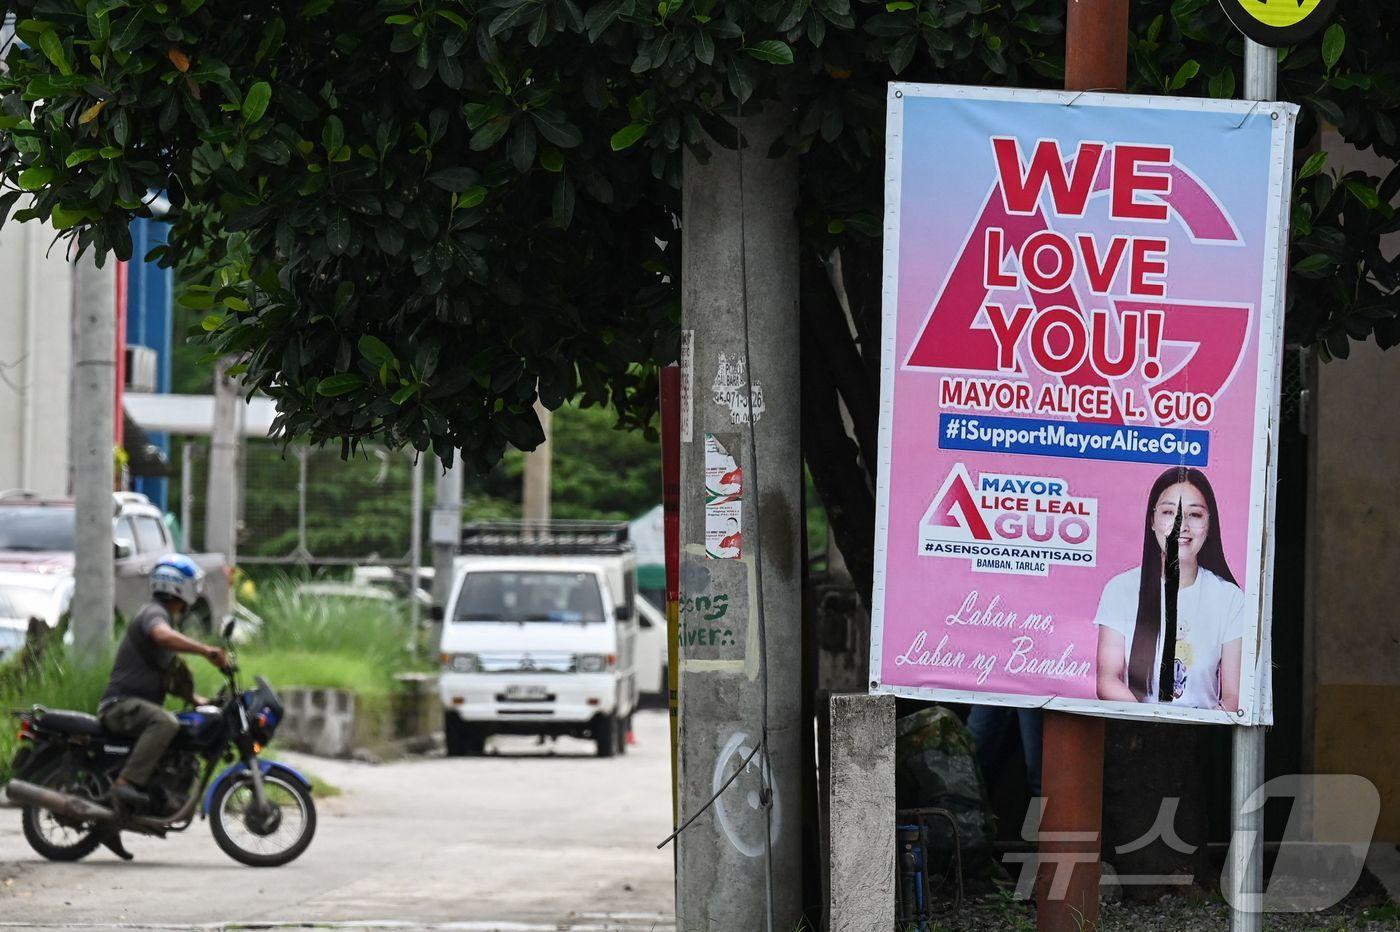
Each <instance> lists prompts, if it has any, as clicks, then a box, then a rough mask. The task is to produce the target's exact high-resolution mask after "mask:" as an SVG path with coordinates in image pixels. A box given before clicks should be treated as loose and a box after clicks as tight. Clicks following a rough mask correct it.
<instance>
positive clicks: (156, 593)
mask: <svg viewBox="0 0 1400 932" xmlns="http://www.w3.org/2000/svg"><path fill="white" fill-rule="evenodd" d="M203 576H204V574H203V571H201V570H200V568H199V567H198V566H196V565H195V563H194V561H193V560H191V559H190V558H189V557H186V556H183V555H181V554H177V553H172V554H167V555H166V556H164V557H161V558H160V560H159V561H157V562H156V565H155V567H154V568H153V569H152V570H151V601H150V602H148V603H147V604H146V605H144V606H142V608H141V610H140V611H138V612H137V613H136V615H135V616H134V617H133V618H132V619H131V621H129V622H128V623H127V626H126V634H125V635H124V636H123V637H122V641H121V644H120V646H118V648H117V657H116V660H115V661H114V662H113V664H112V675H111V677H110V678H109V679H108V681H107V689H106V691H105V692H103V694H102V701H101V702H100V703H98V706H97V715H98V719H99V720H100V721H101V723H102V727H103V728H104V729H106V730H107V731H109V732H112V733H114V734H118V735H125V736H128V737H132V738H135V739H136V744H135V746H134V747H133V748H132V749H131V756H130V757H128V758H127V761H126V766H124V767H123V768H122V772H121V775H120V776H119V777H118V778H117V780H116V781H115V782H114V783H113V784H112V789H111V797H112V800H113V802H114V803H116V804H118V805H120V806H124V807H127V808H132V809H135V808H142V807H145V806H146V805H148V803H149V801H150V800H149V797H148V796H147V794H146V791H145V787H146V784H147V783H148V782H149V781H150V779H151V776H152V775H153V774H154V773H155V769H156V764H157V763H158V762H159V761H160V757H161V755H162V754H163V753H164V752H165V749H166V748H167V747H169V745H170V742H171V741H172V740H173V739H174V737H175V734H176V732H178V731H179V730H180V723H179V721H178V720H177V719H176V718H175V716H174V715H172V714H171V713H170V712H167V711H166V710H165V705H164V703H165V695H166V692H167V677H168V675H169V673H170V672H171V666H172V664H173V663H174V662H175V654H177V653H179V654H198V655H199V656H201V657H203V658H204V659H206V660H208V661H209V662H210V663H211V664H213V665H214V666H215V667H217V668H218V669H220V670H223V669H226V668H227V667H228V663H229V659H228V652H227V651H225V650H224V649H223V648H222V647H212V646H210V645H207V644H203V643H201V642H199V641H196V640H194V639H193V638H190V637H186V636H185V635H183V634H181V633H180V632H179V630H178V628H179V625H180V620H181V619H182V618H183V617H184V616H185V615H186V613H187V612H188V611H189V609H190V606H192V605H193V604H194V603H195V600H196V599H197V598H198V597H199V591H200V582H201V580H202V579H203Z"/></svg>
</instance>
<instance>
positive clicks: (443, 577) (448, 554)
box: [428, 456, 463, 650]
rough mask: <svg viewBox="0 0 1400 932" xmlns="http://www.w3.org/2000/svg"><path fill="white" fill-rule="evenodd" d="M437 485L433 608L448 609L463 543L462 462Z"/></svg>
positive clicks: (441, 476) (431, 532)
mask: <svg viewBox="0 0 1400 932" xmlns="http://www.w3.org/2000/svg"><path fill="white" fill-rule="evenodd" d="M441 465H442V464H441V461H440V460H439V461H438V466H439V469H438V475H437V479H436V480H435V485H434V495H433V517H432V521H431V524H430V526H429V529H428V533H429V536H430V537H431V539H432V544H433V608H434V609H446V608H447V600H448V598H449V597H450V596H451V595H452V560H453V558H454V557H456V556H457V547H458V545H459V544H460V543H461V540H462V475H463V470H462V458H461V457H460V456H459V457H457V458H456V459H454V460H453V461H452V468H451V469H446V470H444V469H442V468H441ZM429 643H430V644H431V645H432V647H433V649H434V650H436V649H437V640H436V638H435V637H433V636H431V635H430V640H429Z"/></svg>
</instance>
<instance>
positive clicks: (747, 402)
mask: <svg viewBox="0 0 1400 932" xmlns="http://www.w3.org/2000/svg"><path fill="white" fill-rule="evenodd" d="M743 125H744V104H743V102H742V101H740V102H739V103H738V107H737V110H736V116H735V128H734V134H735V142H736V147H735V151H736V153H737V160H738V167H739V184H738V194H739V303H740V309H741V311H742V313H743V321H744V385H743V391H744V393H745V394H744V399H743V410H744V411H745V412H746V415H747V416H746V420H747V422H748V434H749V457H748V463H747V464H745V466H744V467H743V470H742V472H741V473H740V475H741V479H740V482H741V488H742V489H743V490H744V492H745V497H746V498H747V497H749V496H748V494H747V493H748V490H749V489H752V490H753V494H752V497H751V498H750V501H751V503H752V505H753V534H752V537H753V553H754V577H755V578H754V582H755V584H756V588H757V590H758V605H757V618H756V621H757V624H758V671H759V672H758V678H759V689H760V690H761V692H762V696H761V701H760V707H759V716H760V723H759V726H760V733H759V740H758V744H757V746H756V747H755V748H754V749H753V750H752V751H750V752H749V754H748V756H747V757H745V758H744V759H743V761H741V762H740V764H739V766H738V768H736V769H735V771H734V773H733V774H731V775H730V776H729V778H728V779H726V780H725V781H724V783H723V784H721V785H720V787H719V789H717V790H715V792H714V795H712V796H711V797H710V798H709V799H708V800H706V802H705V804H704V805H703V806H701V807H700V808H699V809H697V810H696V811H695V812H694V813H692V814H691V816H690V817H689V818H688V819H686V820H685V821H684V822H683V823H681V825H680V826H679V827H677V828H676V830H675V831H674V832H672V833H671V834H670V835H667V836H666V838H665V839H663V840H662V841H661V842H660V844H658V845H657V846H656V847H657V848H663V847H665V846H666V845H667V844H668V843H669V842H671V841H672V840H674V839H676V838H678V837H679V836H680V834H681V833H682V832H684V831H685V830H686V829H687V828H689V827H690V826H691V824H692V823H693V822H695V820H696V819H698V818H700V816H702V815H704V814H705V813H706V812H707V811H709V809H710V807H711V806H713V805H714V804H715V802H716V801H717V800H718V799H719V798H720V796H722V795H724V792H725V790H727V789H729V787H730V786H731V785H733V783H734V781H735V780H737V779H738V778H739V775H740V774H742V773H743V772H744V771H745V770H747V769H748V766H749V764H750V763H752V762H753V760H754V758H755V757H757V756H758V755H759V753H760V752H762V754H763V757H762V758H761V759H760V760H759V765H758V772H759V780H760V782H761V784H762V792H761V795H760V802H761V804H762V806H763V868H764V901H765V907H766V909H765V916H764V929H765V930H766V932H773V925H774V921H775V916H774V908H773V780H772V768H771V765H770V760H771V758H770V756H769V753H768V624H767V617H766V613H765V612H764V609H763V606H764V599H763V596H764V588H763V530H762V528H763V519H762V510H761V507H760V504H759V502H760V495H759V487H758V434H757V431H756V430H755V429H754V421H755V420H757V418H756V416H755V412H754V410H753V408H754V405H753V397H754V395H753V352H752V342H751V340H750V336H749V250H748V230H747V224H746V216H745V212H746V207H747V204H746V202H745V197H744V132H743ZM682 222H684V221H682Z"/></svg>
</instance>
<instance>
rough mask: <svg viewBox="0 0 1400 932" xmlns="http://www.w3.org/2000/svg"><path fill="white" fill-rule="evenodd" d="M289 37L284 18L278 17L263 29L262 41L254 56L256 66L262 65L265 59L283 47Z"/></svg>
mask: <svg viewBox="0 0 1400 932" xmlns="http://www.w3.org/2000/svg"><path fill="white" fill-rule="evenodd" d="M286 35H287V24H286V23H285V22H283V21H282V17H280V16H279V17H277V18H276V19H274V20H273V21H272V22H270V23H268V24H267V26H266V28H264V29H263V34H262V41H260V42H259V43H258V51H257V54H256V55H254V56H253V63H254V64H261V63H262V61H263V59H265V58H267V57H268V56H269V55H272V54H274V53H275V52H276V51H277V50H278V49H279V48H281V47H282V40H283V39H284V38H285V37H286Z"/></svg>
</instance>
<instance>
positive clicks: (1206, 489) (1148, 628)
mask: <svg viewBox="0 0 1400 932" xmlns="http://www.w3.org/2000/svg"><path fill="white" fill-rule="evenodd" d="M1178 482H1185V483H1187V484H1188V485H1191V486H1194V487H1195V488H1196V490H1197V491H1199V492H1200V493H1201V497H1202V498H1204V499H1205V500H1206V507H1207V508H1208V509H1210V530H1209V532H1208V533H1207V534H1206V539H1205V541H1203V542H1202V544H1201V549H1200V551H1199V552H1198V554H1197V556H1196V565H1197V566H1199V567H1202V568H1204V569H1208V570H1210V571H1211V572H1212V573H1214V574H1215V575H1216V576H1219V577H1220V578H1221V579H1223V580H1225V581H1226V582H1229V583H1232V584H1233V583H1234V582H1235V577H1234V574H1233V573H1231V572H1230V567H1229V565H1228V564H1227V563H1226V562H1225V548H1224V546H1222V544H1221V543H1220V509H1219V508H1217V507H1216V505H1215V490H1214V489H1212V488H1211V487H1210V480H1209V479H1207V478H1206V474H1205V473H1203V472H1201V471H1200V470H1199V469H1192V468H1190V467H1186V466H1180V467H1178V466H1173V467H1172V468H1171V469H1168V470H1167V471H1166V472H1164V473H1162V474H1161V475H1160V476H1158V477H1157V481H1156V482H1154V483H1152V490H1151V491H1150V492H1148V493H1147V509H1146V515H1145V522H1144V528H1143V535H1142V570H1141V575H1140V576H1139V577H1138V610H1137V626H1136V627H1135V628H1134V629H1133V643H1132V645H1131V649H1130V651H1129V653H1128V688H1129V689H1131V690H1132V691H1133V695H1134V696H1136V697H1137V698H1138V701H1139V702H1141V701H1142V699H1143V697H1145V696H1146V695H1147V693H1148V691H1149V690H1150V689H1151V687H1152V672H1153V669H1154V667H1156V659H1157V640H1158V638H1160V637H1161V634H1162V585H1163V584H1162V578H1163V577H1162V548H1161V547H1160V546H1158V544H1157V534H1156V533H1155V532H1154V531H1153V530H1152V527H1153V518H1154V512H1155V511H1156V509H1157V499H1159V498H1161V496H1162V493H1163V492H1165V491H1166V490H1167V489H1169V488H1170V487H1171V486H1174V485H1176V484H1177V483H1178ZM1175 575H1176V574H1173V576H1175ZM1175 634H1176V632H1175V631H1173V632H1172V635H1173V637H1172V638H1171V640H1172V641H1175ZM1172 654H1173V656H1172V657H1168V656H1167V646H1166V645H1163V647H1162V667H1163V668H1164V669H1170V664H1171V662H1172V661H1173V660H1174V659H1175V650H1174V649H1173V651H1172ZM1158 685H1159V691H1160V692H1161V693H1162V694H1163V695H1165V696H1167V697H1170V696H1171V681H1170V678H1169V677H1163V681H1162V682H1161V683H1159V684H1158Z"/></svg>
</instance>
